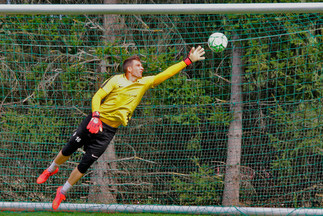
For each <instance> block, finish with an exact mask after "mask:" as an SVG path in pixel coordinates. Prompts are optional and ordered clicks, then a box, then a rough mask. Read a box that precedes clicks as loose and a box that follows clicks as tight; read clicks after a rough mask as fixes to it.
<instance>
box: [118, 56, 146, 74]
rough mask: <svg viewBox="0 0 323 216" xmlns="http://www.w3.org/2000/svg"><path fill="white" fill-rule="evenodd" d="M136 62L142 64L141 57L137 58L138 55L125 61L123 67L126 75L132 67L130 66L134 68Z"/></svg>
mask: <svg viewBox="0 0 323 216" xmlns="http://www.w3.org/2000/svg"><path fill="white" fill-rule="evenodd" d="M134 60H137V61H140V62H141V60H140V58H139V56H136V55H135V56H131V57H129V58H127V59H126V60H124V61H123V65H122V69H123V72H125V73H126V72H127V68H128V67H130V66H132V62H133V61H134Z"/></svg>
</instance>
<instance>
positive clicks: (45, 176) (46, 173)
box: [37, 168, 58, 184]
mask: <svg viewBox="0 0 323 216" xmlns="http://www.w3.org/2000/svg"><path fill="white" fill-rule="evenodd" d="M57 172H58V168H56V170H55V171H54V172H49V171H48V170H47V169H45V171H44V172H43V173H42V174H41V175H40V176H39V177H38V179H37V184H42V183H44V182H45V181H47V179H48V178H49V176H52V175H54V174H56V173H57Z"/></svg>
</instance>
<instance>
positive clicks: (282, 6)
mask: <svg viewBox="0 0 323 216" xmlns="http://www.w3.org/2000/svg"><path fill="white" fill-rule="evenodd" d="M321 12H323V3H245V4H95V5H90V4H64V5H55V4H54V5H48V4H47V5H44V4H40V5H35V4H31V5H6V4H2V5H1V7H0V14H240V13H248V14H252V13H321Z"/></svg>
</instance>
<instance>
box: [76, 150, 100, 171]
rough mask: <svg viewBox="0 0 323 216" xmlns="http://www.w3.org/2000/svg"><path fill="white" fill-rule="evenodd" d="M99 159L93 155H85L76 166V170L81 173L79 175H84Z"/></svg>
mask: <svg viewBox="0 0 323 216" xmlns="http://www.w3.org/2000/svg"><path fill="white" fill-rule="evenodd" d="M98 158H99V157H97V156H95V155H93V154H85V155H84V156H83V158H82V160H81V162H80V163H79V165H78V166H77V169H78V170H79V171H80V172H81V173H83V174H84V173H86V171H87V170H88V169H89V168H90V166H91V165H92V164H93V163H94V162H95V161H97V160H98Z"/></svg>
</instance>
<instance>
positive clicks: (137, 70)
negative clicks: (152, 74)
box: [129, 60, 144, 79]
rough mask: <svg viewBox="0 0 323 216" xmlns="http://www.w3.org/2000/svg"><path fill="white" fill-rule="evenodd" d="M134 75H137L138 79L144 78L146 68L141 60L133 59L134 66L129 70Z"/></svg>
mask: <svg viewBox="0 0 323 216" xmlns="http://www.w3.org/2000/svg"><path fill="white" fill-rule="evenodd" d="M129 72H130V73H131V75H132V76H134V77H136V78H137V79H139V78H142V72H144V68H143V66H142V64H141V62H140V61H137V60H133V62H132V66H131V68H130V70H129Z"/></svg>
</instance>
